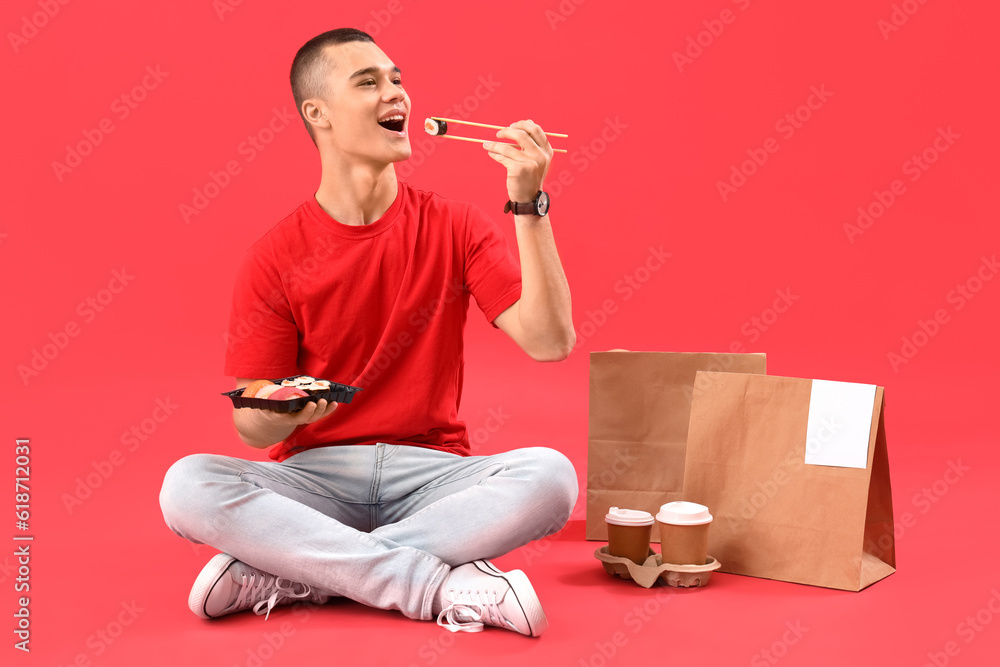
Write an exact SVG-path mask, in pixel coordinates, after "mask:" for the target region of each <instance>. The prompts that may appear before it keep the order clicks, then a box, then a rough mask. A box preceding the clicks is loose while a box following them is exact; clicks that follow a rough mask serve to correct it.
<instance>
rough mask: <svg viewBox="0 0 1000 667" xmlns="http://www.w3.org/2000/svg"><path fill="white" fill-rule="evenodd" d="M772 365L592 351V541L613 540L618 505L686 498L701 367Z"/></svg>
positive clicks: (747, 359) (744, 358)
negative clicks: (611, 525) (687, 453)
mask: <svg viewBox="0 0 1000 667" xmlns="http://www.w3.org/2000/svg"><path fill="white" fill-rule="evenodd" d="M765 365H766V357H765V355H764V354H707V353H686V352H630V351H628V350H611V351H608V352H591V353H590V419H589V423H590V435H589V443H588V449H587V539H588V540H607V539H608V529H607V524H605V523H604V515H605V514H607V512H608V509H609V508H611V507H626V508H629V509H637V510H645V511H647V512H650V513H652V514H656V512H657V511H658V510H659V508H660V505H662V504H664V503H668V502H670V501H672V500H681V499H682V495H681V493H682V491H683V488H684V450H685V444H686V441H687V430H688V417H689V414H690V410H691V396H692V393H693V391H694V379H695V374H696V373H697V372H698V371H699V370H714V371H727V372H734V373H764V372H766V368H765ZM658 540H659V537H658V535H657V532H656V531H655V530H654V531H653V541H654V542H655V541H658Z"/></svg>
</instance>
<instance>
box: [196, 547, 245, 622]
mask: <svg viewBox="0 0 1000 667" xmlns="http://www.w3.org/2000/svg"><path fill="white" fill-rule="evenodd" d="M235 560H236V557H235V556H230V555H229V554H216V555H215V556H213V557H212V560H210V561H208V564H207V565H206V566H205V567H204V568H202V570H201V573H200V574H199V575H198V578H197V579H195V580H194V586H192V587H191V594H190V595H188V609H190V610H191V611H192V612H193V613H194V614H195V615H196V616H200V617H201V618H215V617H214V616H209V615H208V613H207V612H206V611H205V601H206V600H207V599H208V592H209V591H210V590H212V587H213V586H215V584H217V583H218V582H219V579H221V578H222V575H224V574H225V573H226V570H228V569H229V566H230V565H232V563H233V561H235Z"/></svg>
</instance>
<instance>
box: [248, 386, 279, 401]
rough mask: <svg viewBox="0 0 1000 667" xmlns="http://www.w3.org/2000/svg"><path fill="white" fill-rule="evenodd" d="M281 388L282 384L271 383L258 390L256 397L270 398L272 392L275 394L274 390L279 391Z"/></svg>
mask: <svg viewBox="0 0 1000 667" xmlns="http://www.w3.org/2000/svg"><path fill="white" fill-rule="evenodd" d="M279 389H281V385H280V384H271V385H268V386H266V387H263V388H262V389H260V390H258V391H257V393H256V394H254V398H270V397H271V394H273V393H274V392H276V391H278V390H279Z"/></svg>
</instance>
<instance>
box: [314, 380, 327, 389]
mask: <svg viewBox="0 0 1000 667" xmlns="http://www.w3.org/2000/svg"><path fill="white" fill-rule="evenodd" d="M313 384H314V385H316V386H318V387H321V388H323V389H329V388H330V381H329V380H316V381H315V382H313Z"/></svg>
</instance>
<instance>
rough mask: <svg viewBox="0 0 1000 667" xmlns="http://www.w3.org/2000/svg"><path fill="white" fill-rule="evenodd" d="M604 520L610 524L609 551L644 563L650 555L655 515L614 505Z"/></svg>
mask: <svg viewBox="0 0 1000 667" xmlns="http://www.w3.org/2000/svg"><path fill="white" fill-rule="evenodd" d="M604 520H605V521H606V522H607V524H608V553H610V554H611V555H612V556H618V557H619V558H628V559H629V560H630V561H632V562H633V563H636V564H637V565H642V564H643V563H644V562H645V560H646V558H647V557H648V556H649V537H650V534H651V533H652V532H653V515H652V514H650V513H649V512H643V511H642V510H626V509H618V508H617V507H612V508H611V509H610V510H608V513H607V515H606V516H605V517H604Z"/></svg>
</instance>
